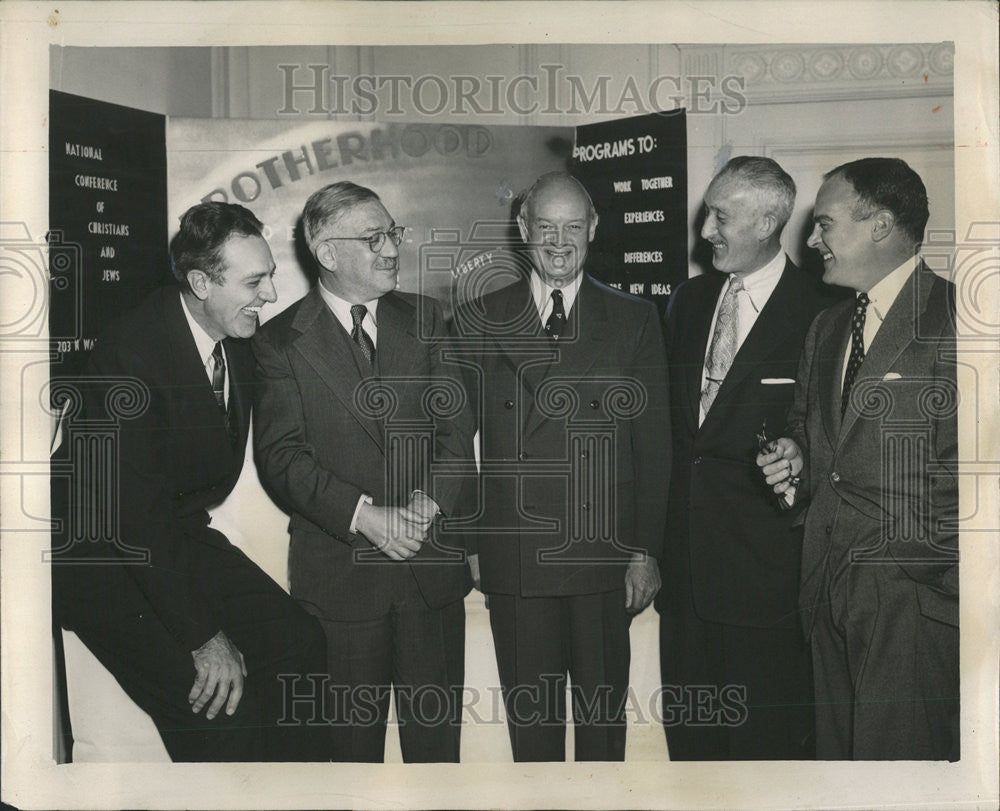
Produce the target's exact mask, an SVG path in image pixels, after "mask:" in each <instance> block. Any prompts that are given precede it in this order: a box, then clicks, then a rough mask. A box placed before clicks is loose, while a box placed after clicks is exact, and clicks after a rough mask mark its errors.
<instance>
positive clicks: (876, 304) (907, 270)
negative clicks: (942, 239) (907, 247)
mask: <svg viewBox="0 0 1000 811" xmlns="http://www.w3.org/2000/svg"><path fill="white" fill-rule="evenodd" d="M916 266H917V257H915V256H911V257H910V258H909V259H907V260H906V261H905V262H903V264H901V265H900V266H899V267H897V268H896V269H895V270H893V271H892V272H891V273H890V274H888V275H887V276H884V277H883V278H882V279H880V280H879V281H878V283H877V284H876V285H875V286H874V287H873V288H872V289H871V290H869V291H868V312H869V313H871V312H874V313H875V316H876V317H877V318H878V320H879V321H885V317H886V315H888V314H889V308H890V307H892V305H893V302H894V301H895V300H896V298H897V297H898V296H899V291H900V290H902V289H903V285H904V284H906V280H907V279H909V278H910V274H911V273H912V272H913V270H914V268H916ZM858 295H860V294H858Z"/></svg>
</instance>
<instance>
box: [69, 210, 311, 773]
mask: <svg viewBox="0 0 1000 811" xmlns="http://www.w3.org/2000/svg"><path fill="white" fill-rule="evenodd" d="M261 227H262V226H261V223H260V221H259V220H258V219H257V218H256V217H255V216H254V215H253V214H252V213H251V212H250V211H248V210H247V209H246V208H243V207H242V206H238V205H230V204H225V203H217V202H213V203H203V204H201V205H197V206H195V207H193V208H192V209H190V210H188V211H187V212H186V213H185V214H184V215H183V216H182V217H181V223H180V230H179V231H178V233H177V235H176V236H175V237H174V239H173V242H172V243H171V249H170V259H171V266H172V268H173V271H174V275H175V276H176V281H177V282H178V284H179V285H180V286H181V288H180V289H179V290H178V289H177V287H176V286H166V287H163V288H160V289H159V290H156V291H155V292H153V293H152V295H150V296H149V297H148V298H147V299H146V300H145V301H143V302H142V303H141V304H140V305H139V306H138V307H137V308H136V309H135V310H133V311H132V312H130V313H129V314H127V315H126V316H125V317H123V318H122V319H121V320H120V321H119V322H118V323H117V324H115V325H114V326H112V327H111V328H109V330H108V331H107V332H106V333H104V334H103V335H102V336H101V338H100V339H99V341H98V343H97V347H96V349H95V350H94V352H93V354H92V355H91V357H90V359H89V361H88V364H87V367H86V371H85V375H86V377H87V378H89V380H88V381H87V388H86V392H85V397H84V408H85V411H84V416H85V417H86V418H87V419H88V420H92V421H93V422H94V424H95V425H100V424H101V423H102V422H105V423H106V421H107V419H108V416H109V411H110V412H111V415H112V416H113V414H114V410H115V408H116V403H117V404H118V405H119V406H122V407H125V408H128V406H125V405H123V401H122V400H121V394H122V393H123V392H124V391H127V390H128V387H133V388H136V389H137V390H138V389H141V390H142V392H143V393H142V394H137V395H136V403H142V402H143V401H144V400H145V401H146V403H145V408H144V409H137V410H138V411H140V412H141V413H138V414H128V415H127V416H125V417H121V418H120V419H119V424H118V433H117V455H118V459H119V463H120V466H121V467H120V471H119V473H118V477H117V485H118V487H117V489H116V490H109V489H107V487H106V485H105V482H106V481H109V480H110V481H115V480H114V479H113V478H111V479H106V478H103V477H96V478H94V479H92V480H88V481H81V482H80V485H81V486H84V487H88V488H89V489H90V490H91V494H90V498H91V499H92V500H91V502H90V503H91V504H95V505H99V504H103V505H111V508H112V509H114V510H117V514H112V515H110V516H107V517H106V520H107V521H108V522H109V524H111V525H113V522H114V520H115V519H117V520H118V522H119V523H118V529H119V535H118V537H117V538H116V540H117V541H118V542H117V543H115V544H113V545H108V544H85V545H84V547H83V549H82V550H78V549H76V548H74V549H72V550H70V551H73V552H76V551H82V552H84V553H86V554H89V555H91V556H94V558H95V560H94V561H93V563H94V564H95V565H79V564H77V565H72V564H69V563H66V564H65V565H63V564H61V563H60V561H59V559H58V557H57V558H56V561H55V564H56V565H55V566H54V570H53V577H54V584H55V588H54V604H55V609H56V614H57V616H58V617H59V618H60V620H61V621H62V624H63V625H65V626H66V627H69V628H72V629H73V630H75V631H76V632H77V634H78V635H79V636H80V637H81V639H82V640H83V641H84V643H85V644H86V645H87V647H88V648H90V650H91V651H92V652H93V653H94V654H95V655H96V656H97V658H98V659H100V660H101V662H102V663H103V664H104V665H105V667H107V668H108V669H109V670H110V671H111V672H112V673H113V674H114V676H115V678H117V679H118V681H119V683H120V684H121V685H122V687H124V689H125V691H126V692H127V693H128V694H129V695H130V696H131V697H132V699H133V700H134V701H135V702H136V703H137V704H139V706H140V707H142V708H143V709H144V710H145V711H146V712H147V713H149V715H150V716H151V717H152V719H153V721H154V722H155V723H156V726H157V728H158V729H159V731H160V735H161V737H162V738H163V742H164V744H165V746H166V749H167V752H168V753H169V754H170V757H171V758H172V759H173V760H175V761H208V760H223V761H235V760H239V761H259V760H277V761H282V760H328V759H329V745H328V743H327V741H326V738H325V735H324V734H323V732H322V730H318V729H317V728H316V727H310V726H307V725H305V724H303V723H294V722H292V723H289V722H288V721H289V719H288V717H287V713H286V707H285V703H284V691H283V687H284V685H283V682H282V681H281V680H280V679H279V674H283V678H288V677H289V674H290V675H291V676H293V677H297V676H305V675H307V674H310V673H321V672H322V670H323V667H324V656H323V634H322V632H321V630H320V628H319V625H318V623H317V622H316V621H315V620H314V619H313V618H312V617H310V616H309V615H308V614H307V613H306V612H305V611H303V610H302V609H301V608H299V607H298V606H297V605H296V604H295V602H294V601H293V600H292V599H291V598H290V597H289V596H288V595H287V594H286V593H285V592H284V591H282V589H281V588H280V587H279V586H278V585H277V584H276V583H275V582H274V581H272V580H271V579H270V578H269V577H268V576H267V575H266V574H264V572H263V571H261V570H260V569H259V568H258V567H257V566H256V565H255V564H254V563H252V562H251V561H250V560H249V559H248V558H247V557H246V555H244V554H243V552H241V551H240V550H239V549H237V548H236V547H234V546H233V545H232V544H230V542H229V541H228V540H227V539H226V538H225V536H223V535H222V534H221V533H219V532H217V531H216V530H214V529H212V528H211V527H210V526H209V521H210V519H209V514H208V509H209V508H211V507H213V506H215V505H217V504H219V503H220V502H221V501H222V500H223V499H224V498H225V497H226V496H227V495H229V493H230V492H231V491H232V489H233V487H234V486H235V484H236V481H237V479H238V478H239V475H240V470H241V468H242V466H243V457H244V451H245V448H246V442H247V434H248V430H249V425H250V401H251V388H252V383H253V361H252V358H251V356H250V348H249V346H248V345H247V343H246V341H245V340H243V339H245V338H249V337H250V336H251V335H253V334H254V332H255V331H256V329H257V319H258V313H259V312H260V309H261V307H262V306H263V305H264V304H266V303H269V302H273V301H275V300H276V298H277V297H276V295H275V291H274V284H273V283H272V276H273V275H274V270H275V267H274V260H273V259H272V258H271V251H270V248H268V245H267V242H265V241H264V238H263V237H262V236H261ZM80 469H81V470H85V469H87V465H83V466H81V468H80ZM88 518H89V520H90V521H91V522H93V523H99V522H101V521H102V520H104V519H102V517H101V516H98V515H90V516H88ZM79 529H80V532H81V533H83V532H85V531H86V529H87V528H86V527H80V528H79ZM109 546H113V548H112V549H109V548H107V547H109ZM108 552H114V554H115V555H119V556H120V561H121V562H120V563H118V562H116V561H115V560H114V559H113V558H108V556H107V553H108ZM133 553H141V554H142V555H143V556H144V562H136V561H134V560H132V559H131V557H130V555H131V554H133ZM102 555H103V559H102V560H100V561H98V560H97V559H96V558H97V557H98V556H102ZM88 562H89V561H88ZM282 719H283V722H282V723H280V724H279V723H278V722H279V720H282Z"/></svg>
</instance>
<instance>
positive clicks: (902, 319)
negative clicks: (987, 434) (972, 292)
mask: <svg viewBox="0 0 1000 811" xmlns="http://www.w3.org/2000/svg"><path fill="white" fill-rule="evenodd" d="M922 269H923V265H922V264H921V265H920V266H918V268H917V269H916V270H915V271H914V272H913V273H911V274H910V276H909V278H907V280H906V282H905V283H904V284H903V287H902V288H901V289H900V291H899V295H897V296H896V300H895V301H894V302H893V303H892V306H891V307H890V308H889V312H887V313H886V315H885V320H884V321H883V322H882V326H881V327H879V330H878V332H877V333H876V334H875V339H874V340H873V341H872V345H871V347H870V348H869V350H868V351H867V352H866V353H865V359H864V360H863V361H862V362H861V367H860V368H859V369H858V376H857V382H860V381H861V380H863V379H866V378H867V379H869V380H872V379H874V380H881V379H882V377H883V376H884V375H885V373H886V372H888V371H889V369H890V368H891V367H892V365H893V364H894V363H895V362H896V359H897V358H898V357H899V356H900V355H901V354H902V352H903V350H904V349H906V347H907V346H908V345H909V344H910V342H911V341H912V340H913V338H914V337H915V334H916V315H917V312H918V310H919V311H922V310H923V308H924V307H925V306H926V304H927V293H929V292H930V287H931V285H930V284H922V285H921V289H920V291H919V293H920V294H921V295H920V298H921V299H922V300H921V301H917V300H916V296H917V293H918V290H917V276H918V274H919V273H920V272H921V270H922ZM927 272H930V271H927ZM855 385H857V383H855ZM859 416H860V415H859V413H858V411H857V409H855V408H851V407H850V406H848V409H847V412H846V413H845V415H844V422H843V425H841V427H840V440H841V441H843V438H844V436H845V435H846V434H847V432H848V431H850V430H851V428H852V427H853V426H854V423H855V422H857V419H858V417H859Z"/></svg>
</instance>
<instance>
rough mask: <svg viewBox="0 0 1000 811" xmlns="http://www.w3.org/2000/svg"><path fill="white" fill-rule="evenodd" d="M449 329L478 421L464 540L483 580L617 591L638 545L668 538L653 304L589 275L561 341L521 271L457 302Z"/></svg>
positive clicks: (486, 586) (549, 592)
mask: <svg viewBox="0 0 1000 811" xmlns="http://www.w3.org/2000/svg"><path fill="white" fill-rule="evenodd" d="M455 328H456V331H457V332H458V334H459V335H460V336H461V337H462V339H463V344H462V346H463V350H462V351H463V353H467V356H468V357H469V358H470V359H471V361H472V363H471V364H470V365H469V367H468V368H469V371H470V375H469V378H468V385H469V394H470V402H471V403H472V404H473V410H474V412H475V416H476V420H477V425H478V427H479V430H480V448H481V463H482V475H481V479H480V483H479V487H478V490H477V492H476V494H475V496H474V498H473V499H472V500H471V502H470V503H471V504H472V505H474V506H473V511H474V513H475V515H474V518H473V519H472V520H471V522H470V523H469V537H470V540H469V542H468V547H469V549H470V552H471V551H478V553H479V556H480V563H479V565H480V572H481V576H482V588H483V590H484V591H486V592H498V593H504V594H520V595H522V596H526V597H528V596H565V595H576V594H590V593H597V592H602V591H610V590H612V589H616V588H622V587H623V583H624V566H623V564H624V563H627V561H628V560H629V557H630V555H631V553H632V551H635V550H638V551H641V552H645V553H647V554H649V555H652V556H653V557H656V558H658V557H659V556H660V554H661V551H662V543H663V525H664V520H665V514H666V501H665V496H666V492H667V484H668V479H669V471H670V424H669V421H668V413H667V370H666V362H665V356H664V349H663V335H662V330H661V328H660V326H659V319H658V317H657V313H656V308H655V307H654V306H653V305H652V304H650V303H648V302H644V301H642V300H640V299H637V298H634V297H632V296H629V295H626V294H624V293H621V292H619V291H617V290H613V289H611V288H609V287H606V286H604V285H602V284H600V283H598V282H597V281H595V280H594V279H592V278H591V277H589V276H586V275H585V276H584V277H583V281H582V283H581V285H580V290H579V293H578V294H577V298H576V301H575V302H574V305H573V308H572V309H571V311H570V313H569V319H568V324H567V334H565V335H564V336H563V337H562V338H561V339H560V340H559V341H558V342H555V341H553V340H552V339H551V338H549V337H548V336H546V335H545V333H544V331H543V329H542V325H541V319H540V318H539V317H538V311H537V309H536V307H535V304H534V301H533V300H532V297H531V291H530V287H529V284H528V281H527V280H526V279H525V280H522V281H520V282H518V283H516V284H514V285H512V286H510V287H506V288H503V289H502V290H498V291H495V292H493V293H490V294H487V295H486V296H484V297H483V298H481V299H478V300H476V301H474V302H472V303H470V304H468V305H466V306H465V307H464V308H461V309H459V310H458V311H457V312H456V317H455Z"/></svg>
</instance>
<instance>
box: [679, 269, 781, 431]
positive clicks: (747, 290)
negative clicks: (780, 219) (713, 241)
mask: <svg viewBox="0 0 1000 811" xmlns="http://www.w3.org/2000/svg"><path fill="white" fill-rule="evenodd" d="M784 269H785V254H784V252H783V251H778V252H777V253H776V254H775V255H774V258H773V259H772V260H771V261H770V262H768V263H767V264H766V265H764V267H762V268H759V269H758V270H755V271H754V272H753V273H748V274H746V275H743V274H740V276H741V277H742V279H743V289H742V290H740V291H739V292H738V293H737V294H736V301H737V305H738V311H737V312H738V315H739V319H738V321H737V325H736V351H737V352H738V351H739V348H740V347H741V346H743V342H744V341H745V340H746V337H747V335H749V334H750V330H751V329H753V325H754V324H756V323H757V316H759V315H760V311H761V310H763V309H764V305H765V304H767V300H768V299H769V298H771V294H772V293H773V292H774V288H775V287H777V286H778V281H779V280H780V279H781V273H782V271H784ZM727 289H729V282H728V280H727V282H726V284H724V285H723V286H722V290H720V291H719V298H718V300H717V301H716V302H715V312H714V313H713V314H712V323H711V325H709V328H708V341H707V343H706V344H705V358H704V362H703V363H702V368H701V389H700V390H701V391H704V390H705V383H706V379H707V378H706V374H707V368H708V353H709V350H710V349H711V348H712V336H713V335H714V334H715V322H716V320H717V319H718V317H719V307H721V306H722V299H723V297H724V296H725V295H726V290H727ZM704 421H705V410H704V408H702V407H701V406H699V407H698V425H701V424H702V423H703V422H704Z"/></svg>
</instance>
